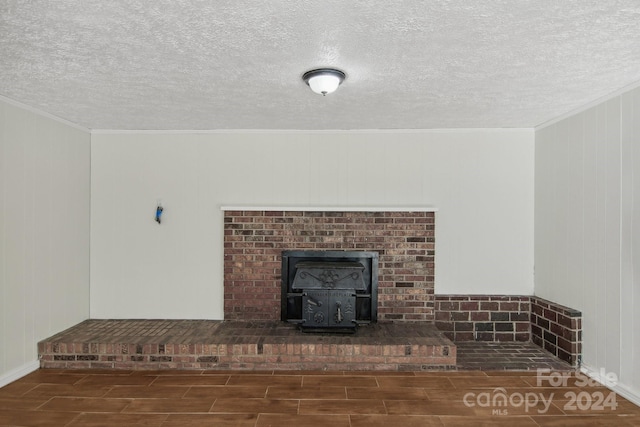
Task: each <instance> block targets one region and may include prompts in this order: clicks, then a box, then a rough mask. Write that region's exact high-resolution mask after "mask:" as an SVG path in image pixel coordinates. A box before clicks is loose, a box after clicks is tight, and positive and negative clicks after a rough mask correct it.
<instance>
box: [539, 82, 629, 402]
mask: <svg viewBox="0 0 640 427" xmlns="http://www.w3.org/2000/svg"><path fill="white" fill-rule="evenodd" d="M639 99H640V89H634V90H633V91H630V92H628V93H626V94H623V95H621V96H617V97H615V98H613V99H611V100H609V101H606V102H603V103H601V104H598V105H596V106H594V107H592V108H590V109H588V110H586V111H584V112H581V113H579V114H577V115H575V116H572V117H569V118H567V119H564V120H562V121H560V122H557V123H555V124H552V125H550V126H548V127H544V128H541V129H538V130H537V131H536V155H535V156H536V165H535V185H536V190H535V213H536V218H535V238H534V241H535V265H536V273H535V293H536V295H538V296H540V297H543V298H546V299H549V300H552V301H556V302H558V303H560V304H564V305H568V306H571V307H575V308H576V309H578V310H581V311H582V313H583V357H584V365H585V367H586V368H587V369H590V370H593V371H594V372H598V371H599V370H600V369H605V370H606V371H607V372H613V373H615V374H616V375H618V376H619V377H620V389H621V390H626V391H627V392H628V393H630V396H631V398H633V399H635V400H636V401H639V402H640V374H639V373H638V369H637V368H636V367H635V366H634V361H635V356H637V355H639V354H640V339H639V335H638V334H640V332H639V331H640V329H638V326H640V325H639V322H640V320H639V319H638V317H639V316H638V310H637V308H635V309H634V306H635V305H636V304H637V303H638V301H637V295H638V288H637V287H638V284H637V283H635V281H637V280H636V276H637V275H635V272H636V271H638V268H639V267H640V263H638V261H637V257H638V255H637V252H638V251H639V249H638V248H639V247H640V246H639V245H640V222H639V221H640V216H639V215H638V212H637V210H638V207H637V206H636V205H637V203H635V201H636V200H638V191H640V190H638V187H639V186H640V185H639V184H640V180H639V179H638V175H640V161H639V157H640V156H639V155H638V153H637V151H638V140H639V139H640V126H639V125H638V123H639V122H640V115H639V111H638V105H639V104H638V100H639ZM551 176H553V178H551Z"/></svg>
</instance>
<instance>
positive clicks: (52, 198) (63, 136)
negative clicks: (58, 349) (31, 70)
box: [0, 100, 91, 385]
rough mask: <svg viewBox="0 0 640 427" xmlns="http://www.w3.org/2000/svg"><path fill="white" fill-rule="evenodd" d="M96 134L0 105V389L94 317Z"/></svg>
mask: <svg viewBox="0 0 640 427" xmlns="http://www.w3.org/2000/svg"><path fill="white" fill-rule="evenodd" d="M90 148H91V145H90V134H89V132H88V131H83V130H80V129H77V128H74V127H71V126H69V125H67V124H63V123H61V122H59V121H56V120H53V119H51V118H47V117H44V116H42V115H39V114H37V113H34V112H32V111H28V110H25V109H23V108H20V107H18V106H15V105H12V104H9V103H7V102H4V101H2V100H0V183H1V184H0V231H1V234H0V256H1V261H0V262H1V264H0V267H1V270H0V296H1V298H0V385H3V384H5V383H6V382H8V381H11V380H12V379H15V378H16V377H17V376H20V375H21V374H24V373H25V370H27V371H28V370H29V369H33V367H37V366H38V361H37V347H36V344H37V342H38V341H39V340H41V339H43V338H46V337H48V336H50V335H53V334H54V333H57V332H59V331H61V330H62V329H65V328H67V327H69V326H72V325H73V324H75V323H78V322H79V321H82V320H84V319H86V318H87V317H88V315H89V235H90V233H89V212H90V210H89V209H90V201H89V200H90V196H89V191H90V174H89V167H90Z"/></svg>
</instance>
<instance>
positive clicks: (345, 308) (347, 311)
mask: <svg viewBox="0 0 640 427" xmlns="http://www.w3.org/2000/svg"><path fill="white" fill-rule="evenodd" d="M355 307H356V297H355V295H354V292H353V291H351V290H346V291H332V292H330V293H329V326H330V327H341V328H354V327H355V326H356V324H355V322H354V320H355V318H356V308H355Z"/></svg>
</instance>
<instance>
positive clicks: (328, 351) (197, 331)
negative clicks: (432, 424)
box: [38, 320, 456, 371]
mask: <svg viewBox="0 0 640 427" xmlns="http://www.w3.org/2000/svg"><path fill="white" fill-rule="evenodd" d="M38 353H39V357H40V366H41V367H42V368H61V369H83V368H98V369H139V370H149V369H214V370H215V369H223V370H224V369H234V370H235V369H244V370H331V371H361V370H369V371H423V370H431V369H452V368H455V365H456V347H455V345H454V344H453V343H452V342H451V341H450V340H448V339H447V338H446V337H444V336H443V335H442V333H440V331H438V330H437V329H436V328H435V326H434V325H433V324H417V323H415V324H402V325H400V324H392V323H376V324H371V325H367V326H363V327H360V328H359V329H358V332H357V334H355V335H336V334H305V333H303V332H301V331H299V330H297V329H296V327H295V326H294V325H291V324H288V323H285V322H281V321H267V322H238V321H216V320H87V321H85V322H82V323H80V324H78V325H76V326H74V327H72V328H70V329H68V330H66V331H63V332H61V333H59V334H57V335H54V336H53V337H51V338H48V339H46V340H44V341H42V342H40V343H39V344H38Z"/></svg>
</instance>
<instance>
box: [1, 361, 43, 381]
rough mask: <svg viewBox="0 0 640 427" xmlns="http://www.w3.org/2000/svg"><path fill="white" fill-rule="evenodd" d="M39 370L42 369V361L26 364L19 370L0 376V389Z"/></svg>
mask: <svg viewBox="0 0 640 427" xmlns="http://www.w3.org/2000/svg"><path fill="white" fill-rule="evenodd" d="M38 369H40V361H38V360H34V361H33V362H29V363H25V364H24V365H22V366H20V367H18V368H15V369H12V370H10V371H9V372H6V373H4V374H2V375H0V387H4V386H6V385H7V384H9V383H12V382H14V381H15V380H17V379H20V378H22V377H24V376H25V375H28V374H30V373H31V372H33V371H37V370H38Z"/></svg>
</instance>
